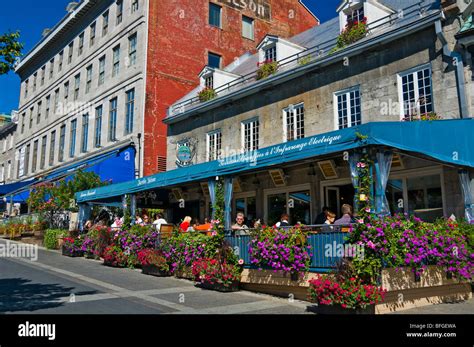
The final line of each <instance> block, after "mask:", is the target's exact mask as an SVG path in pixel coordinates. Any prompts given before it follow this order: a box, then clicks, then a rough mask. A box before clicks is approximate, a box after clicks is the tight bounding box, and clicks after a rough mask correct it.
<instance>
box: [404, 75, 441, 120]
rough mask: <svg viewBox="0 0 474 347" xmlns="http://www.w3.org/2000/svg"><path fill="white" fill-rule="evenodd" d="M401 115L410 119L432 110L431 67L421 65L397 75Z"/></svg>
mask: <svg viewBox="0 0 474 347" xmlns="http://www.w3.org/2000/svg"><path fill="white" fill-rule="evenodd" d="M398 81H399V95H400V99H401V101H402V103H403V105H402V107H401V111H402V114H401V117H402V118H404V119H412V118H413V117H417V116H421V115H423V114H427V113H430V112H433V110H434V108H433V95H432V89H431V69H430V67H422V68H418V69H415V70H411V71H409V72H406V73H402V74H400V75H399V79H398Z"/></svg>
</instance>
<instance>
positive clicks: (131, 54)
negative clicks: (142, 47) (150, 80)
mask: <svg viewBox="0 0 474 347" xmlns="http://www.w3.org/2000/svg"><path fill="white" fill-rule="evenodd" d="M128 59H129V66H132V65H135V64H136V62H137V34H133V35H132V36H130V37H129V38H128Z"/></svg>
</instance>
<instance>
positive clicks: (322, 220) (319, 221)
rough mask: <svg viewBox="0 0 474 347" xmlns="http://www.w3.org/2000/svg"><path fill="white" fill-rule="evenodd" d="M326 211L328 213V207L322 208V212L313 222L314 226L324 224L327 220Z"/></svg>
mask: <svg viewBox="0 0 474 347" xmlns="http://www.w3.org/2000/svg"><path fill="white" fill-rule="evenodd" d="M328 211H329V207H327V206H324V207H323V210H322V212H321V213H320V214H318V216H317V217H316V219H315V220H314V224H315V225H321V224H325V223H326V220H327V213H328Z"/></svg>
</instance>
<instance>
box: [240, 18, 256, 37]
mask: <svg viewBox="0 0 474 347" xmlns="http://www.w3.org/2000/svg"><path fill="white" fill-rule="evenodd" d="M242 36H243V37H245V38H247V39H250V40H253V39H254V38H255V37H254V20H253V19H252V18H250V17H247V16H242Z"/></svg>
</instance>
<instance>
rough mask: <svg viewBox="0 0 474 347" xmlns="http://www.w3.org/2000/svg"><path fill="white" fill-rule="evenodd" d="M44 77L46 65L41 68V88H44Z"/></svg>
mask: <svg viewBox="0 0 474 347" xmlns="http://www.w3.org/2000/svg"><path fill="white" fill-rule="evenodd" d="M45 75H46V65H45V66H43V67H42V68H41V86H44V78H45Z"/></svg>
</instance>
